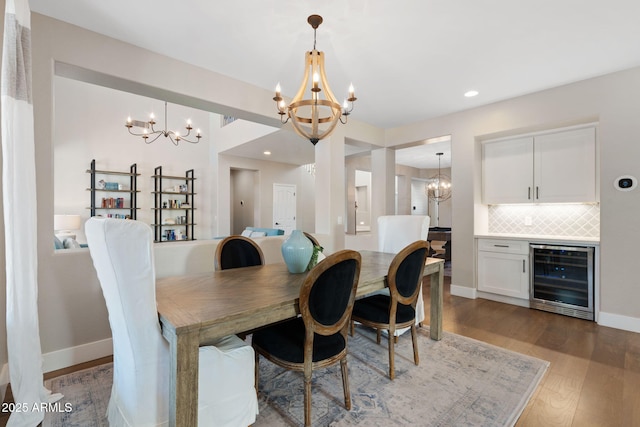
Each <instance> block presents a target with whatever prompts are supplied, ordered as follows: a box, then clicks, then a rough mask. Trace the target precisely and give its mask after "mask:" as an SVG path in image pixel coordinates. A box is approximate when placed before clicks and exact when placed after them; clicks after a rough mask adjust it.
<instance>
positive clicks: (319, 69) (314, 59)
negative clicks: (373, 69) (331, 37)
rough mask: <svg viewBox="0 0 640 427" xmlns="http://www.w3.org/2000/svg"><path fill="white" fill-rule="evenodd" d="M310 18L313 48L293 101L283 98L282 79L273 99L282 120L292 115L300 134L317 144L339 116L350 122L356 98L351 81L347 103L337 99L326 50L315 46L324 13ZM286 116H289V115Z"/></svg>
mask: <svg viewBox="0 0 640 427" xmlns="http://www.w3.org/2000/svg"><path fill="white" fill-rule="evenodd" d="M307 22H308V23H309V24H310V25H311V27H312V28H313V50H312V51H310V52H307V53H306V54H305V71H304V77H303V79H302V84H301V85H300V89H298V92H297V93H296V95H295V96H294V97H293V99H292V100H291V103H289V105H286V103H285V102H284V99H283V98H282V94H281V89H280V83H278V85H277V86H276V96H275V97H274V98H273V100H274V101H276V105H277V108H278V114H280V121H281V122H282V123H283V124H284V123H287V122H288V121H289V119H291V123H292V124H293V128H294V129H295V131H296V132H297V133H298V135H300V136H302V137H303V138H307V139H308V140H309V141H311V143H312V144H313V145H316V144H317V143H318V141H320V140H321V139H323V138H325V137H327V136H329V135H330V134H331V133H332V132H333V130H334V129H335V127H336V125H337V124H338V120H340V122H341V123H342V124H346V123H347V119H348V116H349V114H351V111H352V110H353V102H354V101H355V100H356V99H357V98H356V97H355V93H354V89H353V85H351V86H350V87H349V95H348V97H347V98H346V99H345V100H344V103H343V104H342V105H340V103H339V102H338V101H337V100H336V98H335V96H334V95H333V92H331V89H330V88H329V83H328V81H327V76H326V73H325V69H324V53H323V52H319V51H318V50H316V30H317V29H318V27H319V26H320V24H322V17H321V16H320V15H311V16H309V18H307ZM307 89H309V98H308V99H304V95H305V92H307ZM285 116H287V117H286V119H285Z"/></svg>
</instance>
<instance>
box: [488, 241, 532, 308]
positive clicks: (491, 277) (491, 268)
mask: <svg viewBox="0 0 640 427" xmlns="http://www.w3.org/2000/svg"><path fill="white" fill-rule="evenodd" d="M478 290H479V291H483V292H491V293H494V294H499V295H506V296H509V297H515V298H522V299H529V257H528V256H527V255H520V254H506V253H499V252H484V251H478Z"/></svg>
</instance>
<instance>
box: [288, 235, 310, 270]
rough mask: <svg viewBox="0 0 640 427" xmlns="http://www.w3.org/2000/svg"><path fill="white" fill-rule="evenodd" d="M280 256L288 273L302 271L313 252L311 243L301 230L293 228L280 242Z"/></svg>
mask: <svg viewBox="0 0 640 427" xmlns="http://www.w3.org/2000/svg"><path fill="white" fill-rule="evenodd" d="M281 250H282V257H283V258H284V263H285V264H287V269H288V270H289V273H304V272H305V271H307V266H308V265H309V261H310V260H311V255H312V254H313V243H311V240H309V239H307V237H306V236H305V235H304V233H303V232H302V231H301V230H293V232H291V235H290V236H289V237H288V238H287V239H286V240H285V241H284V242H282V247H281Z"/></svg>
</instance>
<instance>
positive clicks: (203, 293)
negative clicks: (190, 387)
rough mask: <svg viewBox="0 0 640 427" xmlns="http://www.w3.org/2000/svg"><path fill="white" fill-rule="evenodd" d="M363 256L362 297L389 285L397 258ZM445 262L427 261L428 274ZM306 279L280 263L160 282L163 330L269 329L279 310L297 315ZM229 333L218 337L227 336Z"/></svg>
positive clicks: (375, 254) (364, 253)
mask: <svg viewBox="0 0 640 427" xmlns="http://www.w3.org/2000/svg"><path fill="white" fill-rule="evenodd" d="M360 253H361V255H362V265H361V271H360V280H359V283H358V292H357V294H358V295H359V296H362V295H366V294H368V293H371V292H373V291H375V290H378V289H382V288H383V287H384V286H385V284H384V281H385V278H386V275H387V272H388V269H389V265H390V263H391V260H392V259H393V257H394V254H389V253H382V252H373V251H361V252H360ZM441 262H442V260H438V259H434V258H429V259H428V260H427V267H426V269H427V268H429V266H430V265H434V266H435V265H437V264H438V263H441ZM425 273H426V272H425ZM306 276H307V273H306V272H305V273H300V274H292V273H289V271H288V270H287V267H286V265H285V264H284V263H278V264H266V265H262V266H256V267H246V268H238V269H229V270H221V271H212V272H209V273H203V274H194V275H187V276H175V277H167V278H162V279H158V281H157V283H156V301H157V307H158V313H159V314H160V319H161V321H162V324H163V327H168V326H169V325H171V326H170V327H171V328H172V329H173V330H174V331H175V333H177V334H182V333H185V332H187V331H188V330H192V329H200V330H202V329H206V328H210V327H211V326H213V325H214V324H216V325H218V324H226V325H227V326H228V328H231V329H233V328H234V327H236V328H243V327H246V328H247V329H244V330H248V329H251V328H252V327H254V326H252V325H244V326H241V325H235V326H234V322H236V321H238V322H242V321H244V320H246V319H253V320H252V321H254V322H255V321H258V322H263V324H267V323H268V322H269V318H270V317H272V316H276V317H278V318H279V317H282V315H283V314H282V313H280V314H274V313H277V312H278V311H279V310H289V312H290V313H289V314H291V315H292V316H295V314H296V313H295V312H292V311H291V308H292V302H295V303H296V304H295V310H296V311H297V299H298V297H299V294H300V287H301V286H302V283H303V281H304V279H305V278H306ZM278 320H279V319H278ZM258 326H260V325H258ZM229 330H230V329H227V330H221V331H220V333H223V334H226V333H228V332H229ZM241 330H242V329H239V331H241Z"/></svg>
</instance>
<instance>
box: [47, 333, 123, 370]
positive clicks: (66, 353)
mask: <svg viewBox="0 0 640 427" xmlns="http://www.w3.org/2000/svg"><path fill="white" fill-rule="evenodd" d="M112 354H113V340H112V339H111V338H108V339H105V340H101V341H94V342H90V343H87V344H82V345H79V346H76V347H69V348H63V349H62V350H56V351H52V352H51V353H45V354H43V355H42V371H43V372H44V373H47V372H51V371H55V370H58V369H62V368H68V367H69V366H73V365H77V364H79V363H84V362H89V361H91V360H95V359H99V358H101V357H106V356H110V355H112Z"/></svg>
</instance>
